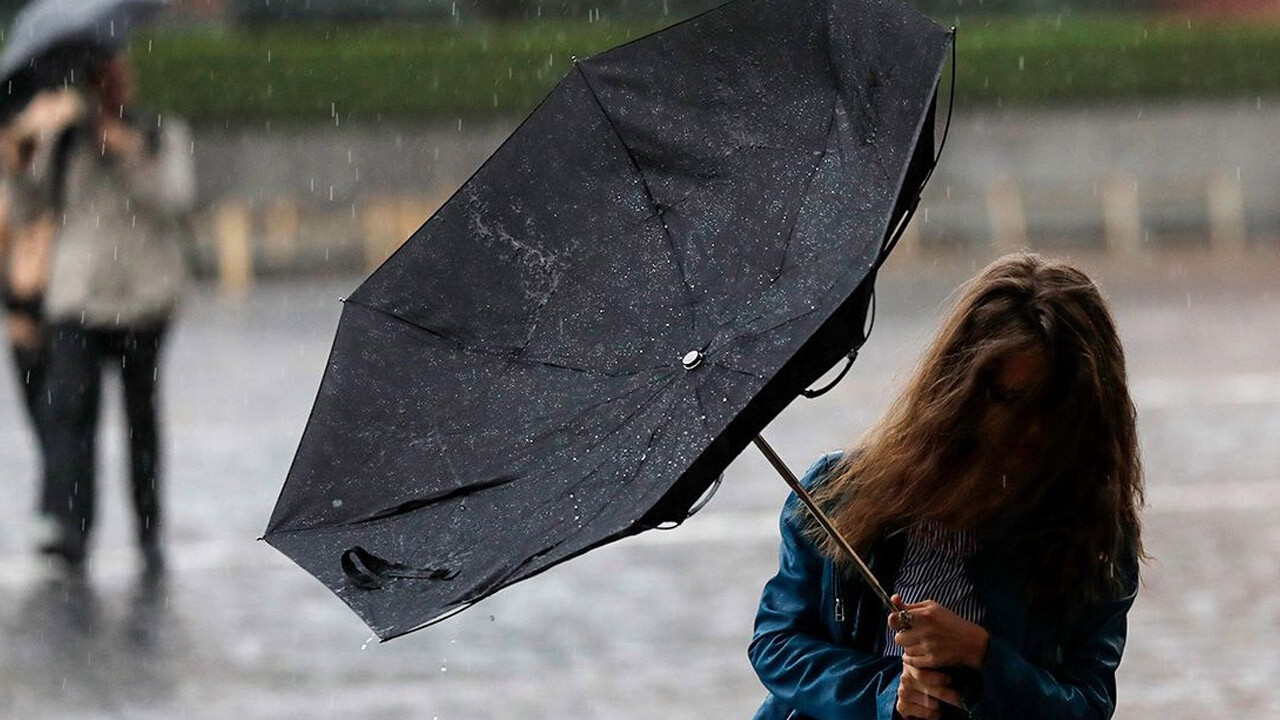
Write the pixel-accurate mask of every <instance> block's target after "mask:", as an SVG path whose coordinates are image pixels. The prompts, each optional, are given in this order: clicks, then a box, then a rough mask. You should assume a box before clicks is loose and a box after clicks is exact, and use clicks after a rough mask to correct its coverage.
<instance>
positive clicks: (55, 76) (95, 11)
mask: <svg viewBox="0 0 1280 720" xmlns="http://www.w3.org/2000/svg"><path fill="white" fill-rule="evenodd" d="M168 1H169V0H35V2H32V3H29V4H28V5H26V6H25V7H23V8H22V10H21V12H19V13H18V15H17V17H15V18H14V20H13V25H12V26H11V27H10V28H9V31H8V32H7V33H5V43H4V53H3V54H0V120H6V119H8V118H10V117H12V116H13V115H15V114H17V113H18V111H20V110H22V108H23V107H24V106H25V105H26V104H27V102H29V101H30V100H31V98H32V97H34V96H35V95H36V93H38V92H40V91H41V90H45V89H49V88H56V87H62V86H63V85H71V84H75V83H77V82H81V81H83V79H84V76H85V73H86V71H87V70H88V69H89V68H90V67H92V65H93V64H94V63H96V62H98V61H100V60H102V59H103V58H106V57H109V56H111V55H113V54H115V53H117V52H119V51H120V50H121V49H122V48H123V47H124V45H125V43H126V42H127V41H128V38H129V36H130V35H131V34H132V33H133V31H134V30H135V29H137V27H138V26H140V25H142V24H143V23H145V22H146V21H147V20H148V19H149V18H150V17H151V16H152V15H153V14H154V13H155V12H156V11H157V10H159V9H160V8H162V7H164V6H165V5H166V4H168Z"/></svg>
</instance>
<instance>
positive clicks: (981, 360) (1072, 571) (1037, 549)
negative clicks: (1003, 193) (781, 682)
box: [808, 253, 1143, 602]
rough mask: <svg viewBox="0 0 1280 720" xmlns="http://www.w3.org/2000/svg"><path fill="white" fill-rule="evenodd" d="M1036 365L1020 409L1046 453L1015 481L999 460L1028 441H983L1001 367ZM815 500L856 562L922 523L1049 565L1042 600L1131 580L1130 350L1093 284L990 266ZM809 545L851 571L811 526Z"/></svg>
mask: <svg viewBox="0 0 1280 720" xmlns="http://www.w3.org/2000/svg"><path fill="white" fill-rule="evenodd" d="M1026 352H1033V353H1037V354H1038V356H1039V357H1040V358H1043V365H1044V367H1045V372H1044V375H1045V377H1044V378H1043V380H1044V381H1043V383H1041V384H1042V385H1043V387H1042V388H1040V392H1038V393H1037V395H1036V397H1035V399H1034V402H1033V403H1032V404H1031V405H1030V406H1028V407H1027V408H1024V409H1025V411H1026V412H1027V413H1028V416H1029V417H1030V416H1031V415H1034V417H1035V421H1034V422H1035V424H1036V427H1039V428H1040V432H1041V434H1042V437H1043V442H1042V443H1040V444H1039V445H1038V446H1037V450H1036V451H1035V456H1034V460H1033V462H1031V463H1030V464H1029V466H1028V468H1027V469H1025V470H1024V471H1022V472H1021V474H1020V475H1018V476H1016V477H1013V478H1010V477H1009V474H1010V473H1011V472H1013V471H1012V470H1011V469H1010V468H1008V467H1005V466H1004V465H1002V460H1001V457H1002V456H1003V452H1002V450H1004V449H1006V448H1007V444H1008V443H1010V442H1011V441H1012V442H1017V440H1016V438H1014V437H1012V435H1013V434H1016V433H1017V432H1018V429H1017V428H1015V429H1014V431H1013V433H1010V435H1011V436H1010V437H994V438H993V437H985V436H984V431H985V430H986V428H985V427H984V425H983V422H982V417H983V413H984V409H983V408H984V407H985V405H984V403H989V402H991V397H992V395H991V393H992V392H993V390H992V383H993V375H994V374H995V373H997V372H998V370H999V368H1000V367H1001V363H1003V362H1004V361H1005V360H1006V359H1007V358H1009V357H1010V356H1012V355H1014V354H1016V353H1026ZM989 434H990V433H988V435H989ZM1011 480H1012V482H1011ZM815 497H816V499H817V500H818V502H819V503H820V504H822V505H823V506H825V507H827V508H830V509H831V512H832V518H833V522H834V524H835V526H836V528H837V529H838V530H839V531H840V533H841V534H842V535H843V536H844V537H845V538H846V539H847V540H848V541H849V542H850V543H851V544H852V545H853V547H854V548H855V549H858V550H859V551H866V550H868V549H869V548H870V546H871V545H872V543H873V542H874V541H875V540H876V539H878V538H880V537H882V536H884V535H886V534H888V533H891V532H894V531H897V530H901V529H904V528H907V527H910V526H912V525H914V524H917V523H922V522H935V523H939V524H941V525H942V526H944V527H949V528H952V529H974V530H977V531H978V532H979V533H980V535H986V536H989V535H990V534H991V533H994V532H997V529H998V532H1001V533H1005V534H1006V535H1007V537H1008V539H1009V540H1012V541H1016V542H1018V543H1022V544H1026V545H1025V546H1026V547H1027V549H1029V550H1030V551H1031V552H1032V553H1033V557H1036V558H1039V559H1041V560H1042V561H1041V562H1037V563H1035V568H1036V571H1035V577H1033V578H1032V580H1031V583H1032V590H1033V592H1034V594H1035V595H1037V596H1057V597H1060V598H1064V599H1072V600H1077V601H1079V602H1090V601H1094V600H1097V599H1099V598H1102V597H1106V596H1108V595H1110V594H1112V593H1113V592H1115V591H1116V590H1118V589H1119V587H1120V585H1121V576H1122V575H1125V576H1127V575H1128V573H1127V572H1125V571H1124V569H1123V568H1122V567H1121V566H1120V564H1121V563H1124V562H1125V561H1126V560H1127V559H1128V558H1130V557H1132V556H1133V555H1134V554H1135V553H1136V555H1137V556H1138V557H1142V556H1143V550H1142V539H1141V527H1140V520H1139V517H1138V511H1139V509H1140V508H1141V506H1142V504H1143V480H1142V466H1141V461H1140V459H1139V453H1138V439H1137V431H1136V412H1135V409H1134V406H1133V402H1132V400H1131V399H1130V397H1129V388H1128V381H1127V378H1126V376H1125V363H1124V351H1123V349H1122V348H1121V346H1120V339H1119V336H1118V334H1117V332H1116V327H1115V322H1114V321H1113V320H1112V317H1111V313H1110V312H1109V311H1108V309H1107V305H1106V301H1105V300H1104V299H1103V298H1102V295H1101V294H1100V293H1099V292H1098V289H1097V287H1096V286H1095V285H1094V284H1093V282H1091V281H1090V280H1089V278H1088V277H1087V276H1085V274H1084V273H1082V272H1080V271H1079V270H1077V269H1075V268H1073V267H1071V266H1069V265H1067V264H1065V263H1061V262H1054V261H1048V260H1045V259H1042V258H1040V257H1039V256H1037V255H1034V254H1030V253H1015V254H1011V255H1006V256H1004V257H1001V258H1000V259H998V260H996V261H995V262H993V263H992V264H991V265H989V266H987V267H986V268H985V269H984V270H983V271H982V272H981V273H979V274H978V275H977V276H976V277H974V278H973V279H972V280H970V281H969V282H968V283H966V284H965V285H964V286H963V287H962V288H961V290H960V297H959V300H958V301H957V302H956V304H955V307H954V309H953V310H952V311H951V313H950V315H949V316H948V318H947V319H946V321H945V322H944V323H943V326H942V329H941V331H940V332H939V333H938V336H937V338H936V339H935V340H934V341H933V343H932V345H931V346H930V347H929V349H928V351H927V352H926V353H925V354H924V357H923V358H922V359H921V361H920V364H919V366H918V367H917V369H916V370H915V372H914V374H913V376H912V377H911V378H910V380H909V381H908V383H907V385H906V387H905V388H904V389H903V390H902V392H901V394H900V395H899V396H898V397H897V398H896V400H895V401H894V402H893V403H892V405H891V406H890V408H889V410H888V412H886V413H885V415H884V417H882V418H881V419H880V421H879V422H878V423H877V424H876V425H874V426H873V427H872V428H871V429H870V430H869V431H868V432H867V433H866V435H865V436H864V437H863V438H861V439H860V440H859V441H858V443H857V444H856V445H855V446H854V447H853V448H852V449H851V450H850V451H849V452H846V453H845V455H844V457H843V459H842V460H841V462H840V463H838V464H837V465H836V466H835V467H834V468H833V469H832V470H831V471H830V473H829V476H828V478H827V479H826V480H825V481H824V482H823V483H822V484H821V485H820V486H819V487H818V488H817V490H816V492H815ZM808 533H809V536H810V537H811V538H812V539H813V540H814V541H815V542H816V543H817V544H818V545H819V547H820V548H821V550H822V551H823V552H824V553H825V554H827V555H828V556H829V557H832V558H835V559H837V560H838V561H844V560H845V559H844V558H843V557H842V553H841V552H840V550H839V549H838V547H837V546H836V545H835V543H834V542H833V541H831V540H830V538H828V537H827V536H826V535H825V534H824V533H822V532H821V531H820V529H818V528H817V527H816V525H811V526H810V527H809V528H808Z"/></svg>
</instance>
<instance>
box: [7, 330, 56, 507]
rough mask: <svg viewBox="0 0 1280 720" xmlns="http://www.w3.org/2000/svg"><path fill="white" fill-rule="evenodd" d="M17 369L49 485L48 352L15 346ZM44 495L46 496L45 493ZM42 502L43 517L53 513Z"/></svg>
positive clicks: (42, 347) (41, 345) (39, 346)
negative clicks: (45, 399)
mask: <svg viewBox="0 0 1280 720" xmlns="http://www.w3.org/2000/svg"><path fill="white" fill-rule="evenodd" d="M12 349H13V368H14V370H15V371H16V372H17V375H18V387H19V388H21V390H22V399H23V401H24V404H25V405H26V408H27V417H28V418H29V419H30V420H31V429H32V431H33V432H34V433H35V436H36V449H37V453H36V457H37V459H38V460H37V461H38V462H39V463H40V477H41V478H42V480H43V482H42V484H43V485H46V486H47V485H48V484H49V479H48V463H47V461H46V460H45V457H46V454H47V453H46V450H45V448H46V447H48V437H47V436H48V433H46V432H45V422H44V413H42V412H41V411H40V406H41V404H42V403H41V399H42V396H43V393H44V376H45V362H46V360H47V359H48V348H47V347H46V345H45V343H44V342H43V340H42V341H40V342H39V343H38V344H36V345H35V346H32V347H24V346H21V345H14V346H13V348H12ZM42 495H43V493H42ZM43 503H44V498H43V497H42V498H41V508H40V511H41V512H42V513H46V514H47V513H49V512H51V511H52V510H53V509H52V508H48V507H44V505H43Z"/></svg>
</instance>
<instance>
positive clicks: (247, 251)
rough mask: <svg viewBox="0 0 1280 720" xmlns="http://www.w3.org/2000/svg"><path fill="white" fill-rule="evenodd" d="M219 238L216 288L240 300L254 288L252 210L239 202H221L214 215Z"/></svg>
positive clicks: (233, 200)
mask: <svg viewBox="0 0 1280 720" xmlns="http://www.w3.org/2000/svg"><path fill="white" fill-rule="evenodd" d="M214 223H215V232H216V233H217V238H218V287H219V289H220V290H221V291H222V292H223V293H224V294H226V295H232V296H239V295H244V294H246V293H248V292H249V290H250V289H252V287H253V241H252V236H253V210H252V208H251V207H250V205H249V203H248V202H247V201H245V200H240V199H228V200H224V201H223V202H222V203H221V204H220V205H219V206H218V209H217V211H216V213H215V219H214Z"/></svg>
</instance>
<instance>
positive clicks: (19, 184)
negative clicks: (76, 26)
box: [0, 90, 84, 535]
mask: <svg viewBox="0 0 1280 720" xmlns="http://www.w3.org/2000/svg"><path fill="white" fill-rule="evenodd" d="M83 111H84V103H83V102H82V101H81V99H80V95H79V94H78V93H76V92H75V91H72V90H60V91H56V92H46V93H42V94H40V95H38V96H37V97H35V98H34V99H33V100H32V101H31V102H30V103H29V104H28V105H27V106H26V108H24V109H23V111H22V112H21V113H20V114H19V115H18V116H17V117H16V118H14V119H13V120H12V121H11V122H10V123H9V124H7V125H6V126H5V127H4V128H3V129H2V130H0V167H2V168H3V175H0V184H2V185H3V188H2V189H0V295H2V296H3V300H4V308H5V333H6V335H7V337H8V340H9V345H10V348H11V350H12V358H13V365H14V369H15V370H16V371H17V378H18V385H19V387H20V388H21V390H22V398H23V400H24V404H25V407H26V411H27V416H28V420H29V421H30V422H31V427H32V430H33V431H34V435H35V439H36V449H37V453H36V457H37V462H38V463H39V467H40V470H39V473H38V474H39V476H40V477H41V478H42V484H41V489H40V493H39V495H40V497H41V503H42V506H41V509H40V514H41V516H44V517H47V516H51V515H52V514H53V513H54V512H55V511H56V508H52V507H47V506H45V505H44V504H43V503H45V502H47V501H48V500H49V497H48V493H47V492H45V490H46V488H47V485H48V478H47V467H48V461H47V459H46V458H45V452H46V446H47V435H48V434H47V432H46V431H45V423H44V421H43V418H42V415H43V413H42V412H41V411H40V405H41V403H40V398H41V396H42V394H43V389H44V376H45V367H46V364H47V361H48V339H49V338H48V332H47V329H46V328H45V324H44V313H43V306H44V293H45V288H46V287H47V285H48V278H49V259H50V255H51V253H52V251H53V242H54V236H55V234H56V230H57V229H56V225H55V220H54V217H53V213H52V212H51V210H50V207H49V202H47V199H46V198H45V197H43V193H45V192H46V191H47V190H48V188H50V187H52V186H54V185H56V184H57V182H58V181H57V180H55V179H53V178H52V177H51V174H56V173H59V172H61V171H62V170H63V169H65V166H64V164H63V163H62V162H61V161H62V160H65V153H62V152H59V148H58V147H56V146H57V143H56V142H55V140H56V139H57V138H60V137H62V134H63V131H64V130H65V129H66V128H67V127H69V126H70V125H72V124H74V123H76V122H79V120H80V119H81V117H82V116H83ZM49 531H50V530H49V528H48V527H44V528H41V529H40V530H39V531H38V532H39V533H40V534H41V535H45V534H48V532H49Z"/></svg>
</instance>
